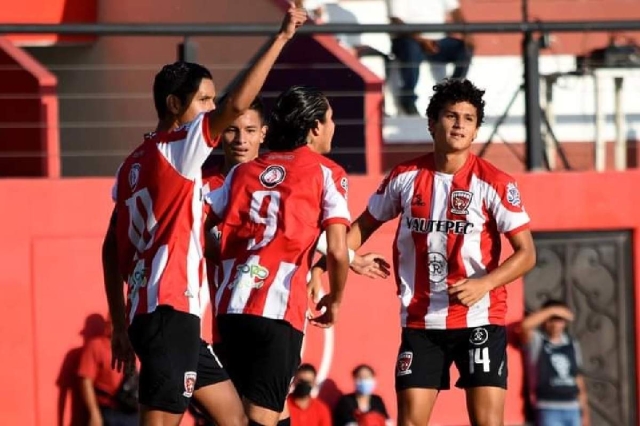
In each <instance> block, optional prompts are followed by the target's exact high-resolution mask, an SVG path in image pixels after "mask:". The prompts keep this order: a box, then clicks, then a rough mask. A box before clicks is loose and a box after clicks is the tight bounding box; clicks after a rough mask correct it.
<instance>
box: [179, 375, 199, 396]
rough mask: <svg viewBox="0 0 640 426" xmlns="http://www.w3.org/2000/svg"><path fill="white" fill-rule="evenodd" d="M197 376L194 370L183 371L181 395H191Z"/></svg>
mask: <svg viewBox="0 0 640 426" xmlns="http://www.w3.org/2000/svg"><path fill="white" fill-rule="evenodd" d="M197 376H198V375H197V374H196V372H195V371H186V372H185V373H184V392H182V395H184V396H186V397H187V398H191V395H193V390H194V389H195V387H196V377H197Z"/></svg>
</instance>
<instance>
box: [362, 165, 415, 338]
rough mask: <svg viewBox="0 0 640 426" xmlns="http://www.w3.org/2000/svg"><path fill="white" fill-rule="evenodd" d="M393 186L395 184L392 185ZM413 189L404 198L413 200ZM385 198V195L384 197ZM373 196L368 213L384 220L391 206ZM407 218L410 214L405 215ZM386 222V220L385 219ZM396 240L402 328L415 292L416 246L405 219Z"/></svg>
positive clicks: (410, 188)
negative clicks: (377, 200)
mask: <svg viewBox="0 0 640 426" xmlns="http://www.w3.org/2000/svg"><path fill="white" fill-rule="evenodd" d="M416 174H417V172H411V173H408V175H409V176H406V178H407V179H409V180H410V181H413V179H415V175H416ZM393 184H395V182H394V183H393ZM413 192H414V188H413V185H410V186H409V187H408V188H407V195H406V197H407V198H408V199H409V200H411V199H412V198H413ZM384 196H386V194H385V195H384ZM374 197H376V196H375V195H374V196H372V197H371V201H369V212H370V213H371V214H372V215H377V216H379V217H382V218H386V216H387V215H388V214H393V213H388V212H387V211H388V210H391V209H390V206H389V204H391V205H393V204H392V202H389V200H385V199H382V200H380V201H379V202H376V199H375V198H374ZM407 214H408V215H409V216H410V215H411V212H410V211H409V212H408V213H407ZM387 220H388V219H387ZM398 226H399V228H398V238H397V241H396V247H395V248H396V250H397V251H398V264H399V267H398V268H397V269H398V277H397V281H398V284H399V289H400V296H399V297H400V300H401V303H400V320H401V324H402V326H403V327H405V326H406V325H407V315H408V313H407V307H408V306H409V305H410V304H411V299H413V295H414V294H415V291H416V276H415V270H416V246H415V244H414V242H413V237H412V235H411V229H409V227H408V226H406V221H405V217H404V215H403V217H401V218H400V223H399V224H398Z"/></svg>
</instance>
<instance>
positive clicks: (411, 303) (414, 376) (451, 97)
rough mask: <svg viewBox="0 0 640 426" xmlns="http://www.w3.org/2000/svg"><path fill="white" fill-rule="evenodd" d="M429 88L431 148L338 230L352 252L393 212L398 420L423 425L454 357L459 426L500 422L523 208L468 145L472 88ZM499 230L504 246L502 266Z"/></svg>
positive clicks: (475, 100)
mask: <svg viewBox="0 0 640 426" xmlns="http://www.w3.org/2000/svg"><path fill="white" fill-rule="evenodd" d="M434 90H435V93H434V95H433V97H432V98H431V101H430V103H429V107H428V109H427V117H428V125H429V132H430V133H431V135H432V136H433V139H434V152H433V153H429V154H426V155H424V156H422V157H418V158H416V159H414V160H410V161H407V162H405V163H403V164H400V165H398V166H396V167H395V168H394V169H393V170H392V171H391V172H390V173H389V175H387V177H386V178H385V179H384V181H383V182H382V184H381V185H380V187H379V188H378V190H377V191H376V192H375V193H374V194H373V195H372V196H371V198H370V199H369V203H368V206H367V208H366V210H365V211H364V212H363V213H362V214H361V215H360V217H358V219H356V221H355V222H354V223H353V224H352V226H351V229H350V231H349V234H348V237H347V238H348V242H349V247H350V248H351V249H353V250H357V249H358V248H359V247H360V246H361V245H362V244H363V243H364V242H365V241H366V240H367V239H368V238H369V237H370V236H371V235H372V234H373V233H374V232H375V231H376V229H378V228H379V227H380V226H381V225H382V224H383V223H384V222H386V221H389V220H392V219H394V218H395V217H397V216H398V215H400V216H401V217H400V220H399V222H398V231H397V234H396V239H395V241H394V246H393V258H394V265H393V266H394V272H395V279H396V284H397V287H398V295H399V297H400V300H401V314H400V315H401V322H402V340H401V344H400V350H399V353H398V359H397V366H396V372H395V373H396V391H397V396H398V424H399V425H401V426H406V425H426V424H428V423H429V418H430V416H431V411H432V409H433V406H434V404H435V401H436V398H437V396H438V392H439V391H441V390H445V389H448V388H449V386H450V383H449V381H450V380H449V367H450V366H451V364H452V363H455V365H456V367H457V369H458V372H459V373H460V379H459V380H458V381H457V383H456V386H458V387H461V388H463V389H465V391H466V395H467V409H468V412H469V418H470V422H471V424H473V425H477V426H493V425H502V424H503V417H504V404H505V393H506V392H505V389H506V385H507V359H506V347H507V337H506V330H505V314H506V310H507V306H506V299H507V295H506V289H505V287H504V286H505V285H506V284H508V283H510V282H512V281H514V280H515V279H517V278H519V277H522V276H523V275H524V274H525V273H526V272H528V271H529V270H530V269H531V268H533V266H534V264H535V259H536V254H535V247H534V244H533V239H532V237H531V232H530V231H529V216H528V215H527V213H526V212H525V210H524V207H523V204H522V199H521V197H520V192H519V190H518V187H517V185H516V182H515V181H514V179H513V178H512V177H511V176H509V175H508V174H506V173H504V172H502V171H500V170H499V169H497V168H496V167H494V166H492V165H491V164H489V163H488V162H487V161H485V160H483V159H481V158H478V157H476V156H475V155H473V154H472V153H471V143H472V142H473V140H474V139H475V138H476V135H477V133H478V129H479V128H480V125H481V124H482V121H483V118H484V100H483V95H484V91H483V90H480V89H478V88H477V87H475V86H474V85H473V84H472V83H471V82H470V81H468V80H458V79H453V80H445V81H443V82H442V83H440V84H438V85H436V86H435V87H434ZM501 234H503V235H505V236H506V238H507V239H508V241H509V243H510V245H511V247H512V248H513V254H512V255H511V256H510V257H509V258H508V259H506V260H505V261H504V262H503V263H502V264H500V263H499V261H500V252H501ZM373 266H376V265H373ZM314 269H316V268H314ZM313 277H314V278H313V279H317V274H316V273H315V271H314V274H313Z"/></svg>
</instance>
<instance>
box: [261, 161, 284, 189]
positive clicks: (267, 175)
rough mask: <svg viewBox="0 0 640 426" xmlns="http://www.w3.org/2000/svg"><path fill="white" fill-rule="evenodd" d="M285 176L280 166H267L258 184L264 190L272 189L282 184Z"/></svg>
mask: <svg viewBox="0 0 640 426" xmlns="http://www.w3.org/2000/svg"><path fill="white" fill-rule="evenodd" d="M286 174H287V173H286V171H285V169H284V167H282V166H269V167H267V168H266V169H264V171H263V172H262V173H261V174H260V183H261V184H262V185H263V186H264V187H265V188H274V187H276V186H278V185H279V184H280V183H282V181H283V180H284V177H285V176H286Z"/></svg>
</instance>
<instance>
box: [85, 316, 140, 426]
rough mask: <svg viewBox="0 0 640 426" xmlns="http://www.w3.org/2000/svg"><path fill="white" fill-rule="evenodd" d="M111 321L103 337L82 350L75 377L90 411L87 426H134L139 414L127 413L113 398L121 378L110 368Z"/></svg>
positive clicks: (107, 324)
mask: <svg viewBox="0 0 640 426" xmlns="http://www.w3.org/2000/svg"><path fill="white" fill-rule="evenodd" d="M111 334H112V326H111V321H110V320H107V321H106V324H105V331H104V334H103V335H102V336H98V337H94V338H92V339H90V340H89V341H88V342H87V343H86V344H85V346H84V347H83V348H82V354H81V355H80V365H79V366H78V376H79V377H80V393H81V395H82V399H83V401H84V403H85V405H86V406H87V409H88V411H89V423H88V425H89V426H137V425H138V413H136V412H134V413H126V412H124V411H123V410H122V409H121V408H120V407H119V406H118V404H117V401H116V400H115V395H116V393H117V392H118V389H119V388H120V385H121V383H122V381H123V379H124V373H123V372H122V371H116V370H114V369H112V368H111Z"/></svg>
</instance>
